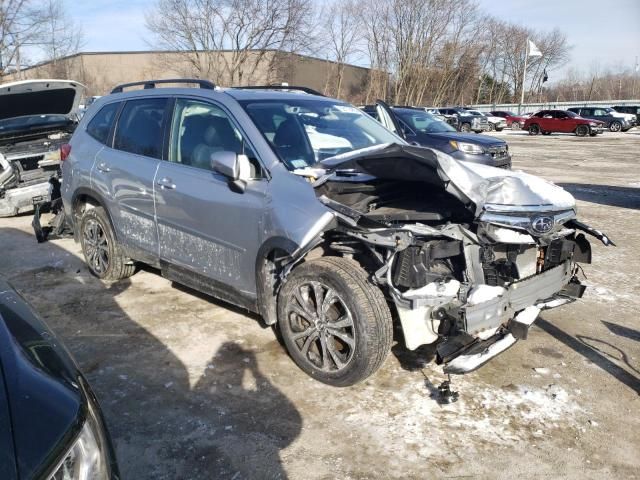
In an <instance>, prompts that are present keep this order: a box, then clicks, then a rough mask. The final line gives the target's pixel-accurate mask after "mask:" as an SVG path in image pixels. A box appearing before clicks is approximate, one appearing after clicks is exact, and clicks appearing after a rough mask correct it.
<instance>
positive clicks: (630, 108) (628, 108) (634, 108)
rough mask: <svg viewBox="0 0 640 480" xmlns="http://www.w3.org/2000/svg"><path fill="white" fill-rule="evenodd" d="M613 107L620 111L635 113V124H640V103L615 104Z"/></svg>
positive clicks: (629, 113) (628, 113)
mask: <svg viewBox="0 0 640 480" xmlns="http://www.w3.org/2000/svg"><path fill="white" fill-rule="evenodd" d="M612 108H613V109H614V110H615V111H616V112H618V113H626V114H627V115H635V124H636V125H640V105H614V106H613V107H612Z"/></svg>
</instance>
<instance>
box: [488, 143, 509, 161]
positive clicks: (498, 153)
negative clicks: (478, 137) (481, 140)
mask: <svg viewBox="0 0 640 480" xmlns="http://www.w3.org/2000/svg"><path fill="white" fill-rule="evenodd" d="M488 151H489V154H490V155H491V156H492V157H493V158H505V157H506V156H507V155H508V154H509V150H508V149H507V147H506V146H501V147H490V148H489V149H488Z"/></svg>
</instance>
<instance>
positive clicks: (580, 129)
mask: <svg viewBox="0 0 640 480" xmlns="http://www.w3.org/2000/svg"><path fill="white" fill-rule="evenodd" d="M576 135H577V136H579V137H586V136H587V135H589V127H587V126H586V125H578V126H577V128H576Z"/></svg>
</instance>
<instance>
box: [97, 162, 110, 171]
mask: <svg viewBox="0 0 640 480" xmlns="http://www.w3.org/2000/svg"><path fill="white" fill-rule="evenodd" d="M97 168H98V170H100V171H101V172H104V173H107V172H110V171H111V169H110V168H109V167H108V166H107V164H106V163H105V162H100V163H99V164H98V167H97Z"/></svg>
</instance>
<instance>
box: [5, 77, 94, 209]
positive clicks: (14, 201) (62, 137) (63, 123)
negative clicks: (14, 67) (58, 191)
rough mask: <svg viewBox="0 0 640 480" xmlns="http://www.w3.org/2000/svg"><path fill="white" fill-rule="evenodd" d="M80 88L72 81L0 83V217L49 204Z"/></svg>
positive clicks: (78, 84)
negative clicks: (53, 180)
mask: <svg viewBox="0 0 640 480" xmlns="http://www.w3.org/2000/svg"><path fill="white" fill-rule="evenodd" d="M83 90H84V87H83V86H82V85H81V84H80V83H78V82H74V81H71V80H24V81H20V82H13V83H5V84H0V217H7V216H12V215H17V214H19V213H23V212H28V211H31V210H33V208H34V205H35V204H38V203H41V202H47V201H49V199H50V193H49V190H50V188H51V186H50V184H49V179H50V178H52V177H55V176H57V174H58V172H59V169H60V155H61V154H64V153H61V150H60V147H61V146H62V145H64V144H66V143H67V142H68V141H69V138H70V137H71V134H72V133H73V131H74V130H75V127H76V125H77V122H78V120H77V118H76V116H75V114H76V112H77V110H78V105H79V104H80V97H81V96H82V92H83Z"/></svg>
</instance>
